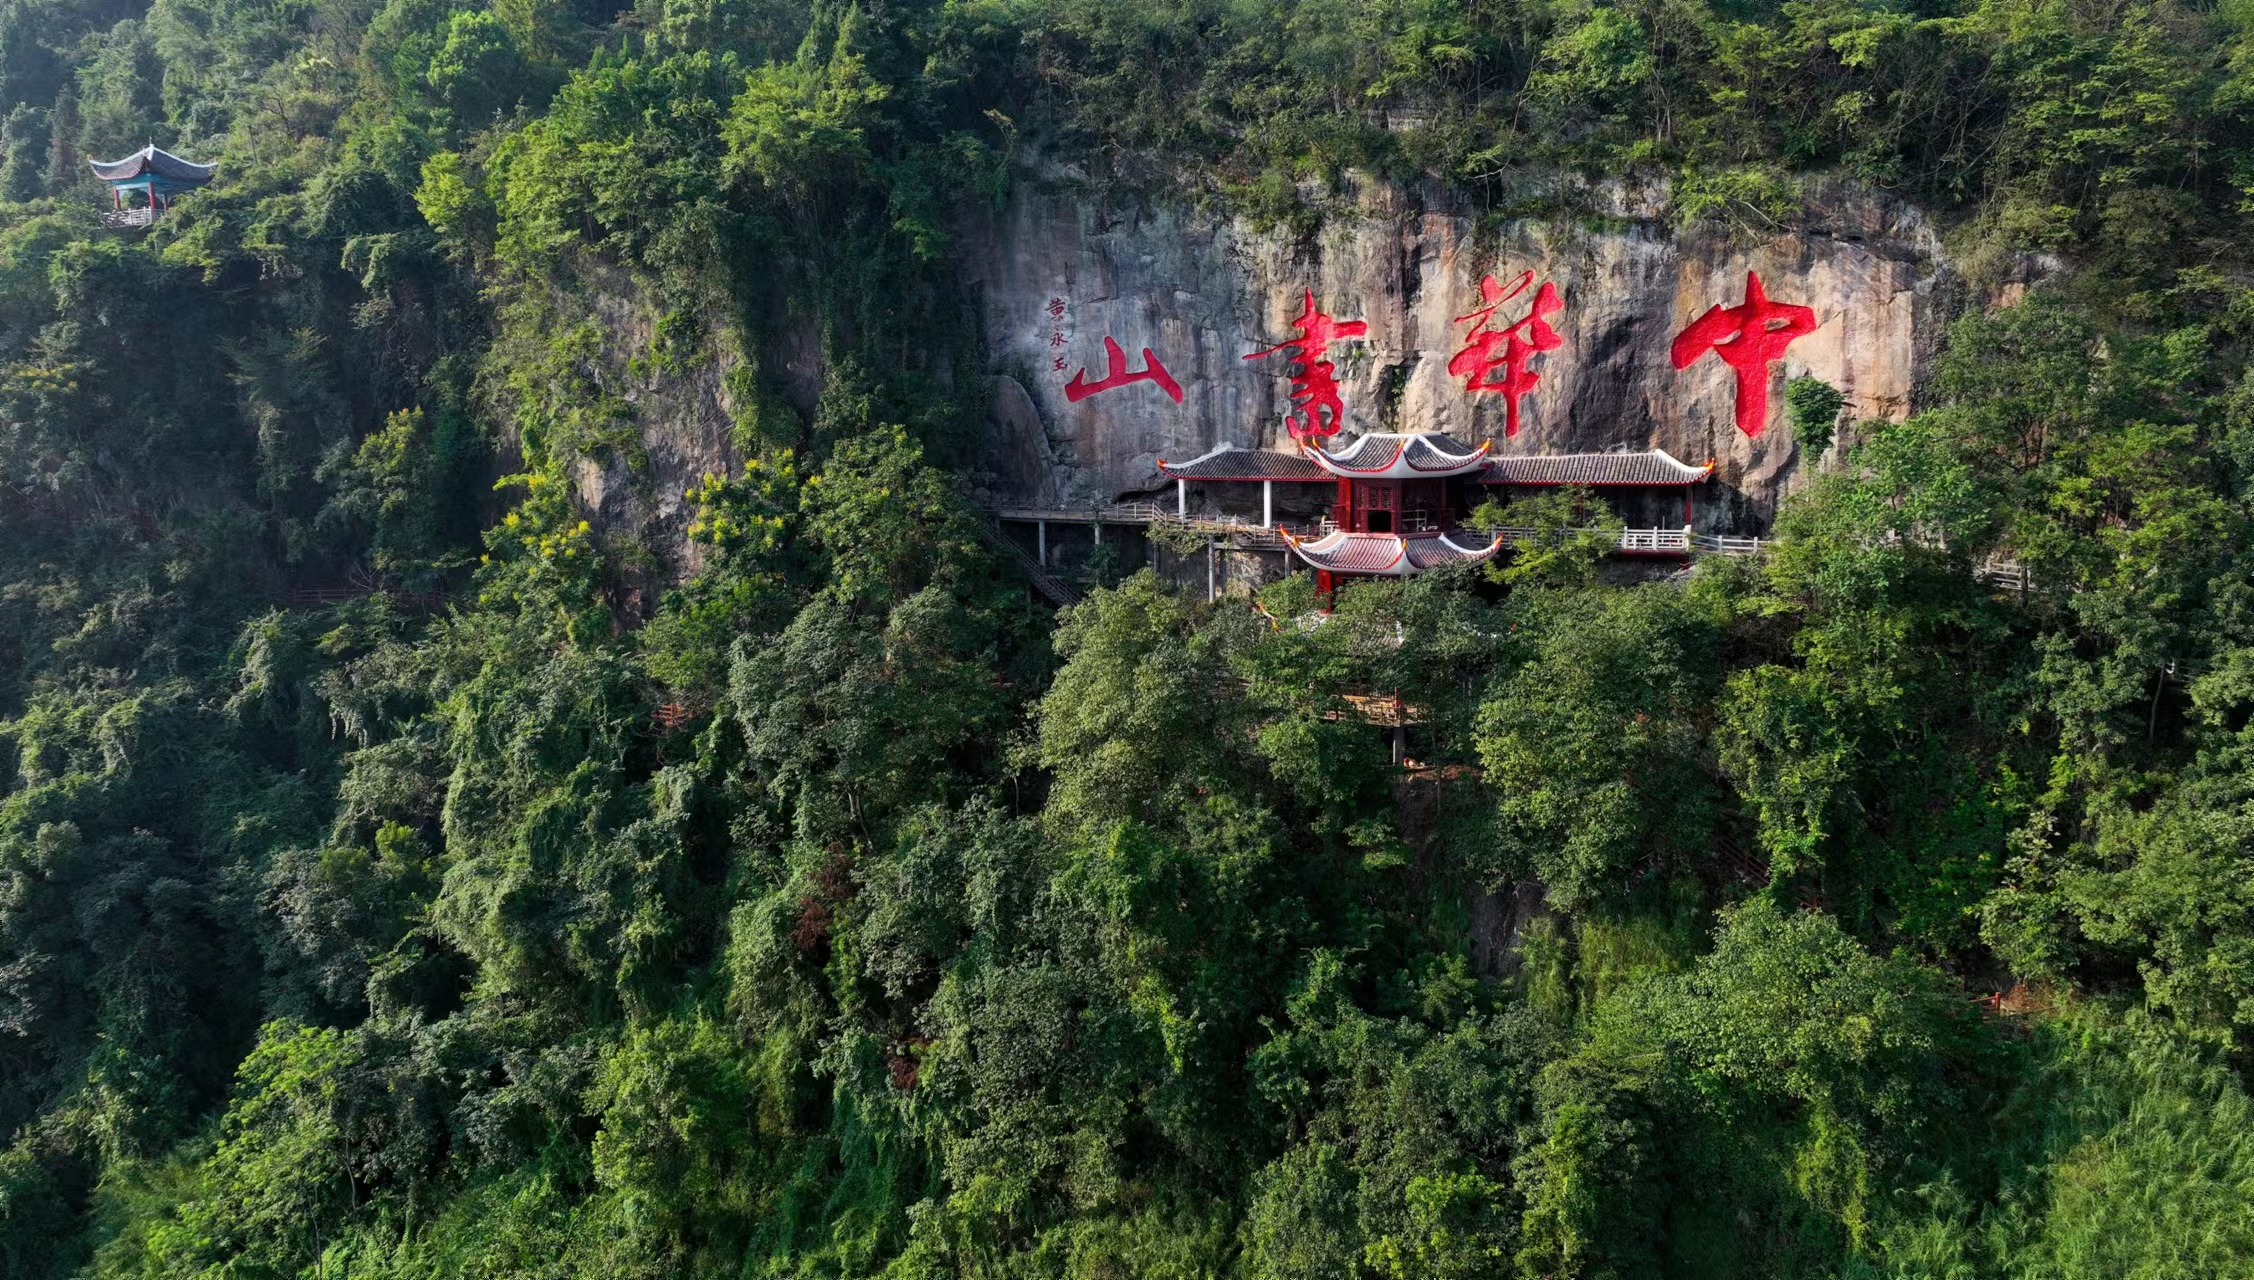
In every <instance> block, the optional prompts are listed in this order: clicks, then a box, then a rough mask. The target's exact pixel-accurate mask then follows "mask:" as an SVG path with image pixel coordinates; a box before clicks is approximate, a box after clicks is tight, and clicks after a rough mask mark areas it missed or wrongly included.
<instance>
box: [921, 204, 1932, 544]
mask: <svg viewBox="0 0 2254 1280" xmlns="http://www.w3.org/2000/svg"><path fill="white" fill-rule="evenodd" d="M1597 199H1598V202H1599V204H1600V207H1604V213H1605V216H1604V217H1602V218H1593V219H1588V220H1584V221H1564V220H1557V221H1533V220H1519V221H1506V222H1500V223H1488V224H1482V223H1481V222H1480V221H1479V220H1477V219H1475V218H1474V217H1473V216H1471V215H1470V214H1469V213H1468V212H1466V211H1464V210H1461V209H1451V208H1445V207H1435V206H1433V205H1431V204H1428V203H1425V202H1423V200H1422V199H1421V198H1420V197H1418V196H1416V195H1414V194H1412V193H1407V192H1403V191H1400V190H1396V189H1391V188H1385V187H1370V188H1366V189H1365V190H1364V191H1363V192H1362V193H1361V195H1360V196H1359V199H1358V201H1357V205H1358V207H1357V209H1356V211H1355V214H1354V216H1351V217H1346V218H1333V219H1331V220H1329V222H1327V223H1326V225H1325V227H1324V229H1323V230H1322V231H1321V232H1320V233H1319V234H1318V235H1317V236H1316V237H1315V238H1314V239H1313V240H1312V241H1311V242H1298V241H1295V240H1292V239H1290V238H1288V237H1287V236H1285V235H1283V234H1281V233H1276V232H1263V231H1259V230H1255V229H1254V228H1252V227H1251V226H1249V225H1248V224H1246V223H1244V222H1243V221H1241V220H1232V219H1226V218H1215V217H1208V216H1202V215H1199V214H1196V213H1192V212H1189V211H1186V210H1183V209H1180V208H1177V207H1168V206H1165V205H1155V206H1143V207H1112V206H1105V205H1099V204H1097V203H1095V202H1093V201H1091V200H1090V199H1088V198H1087V197H1085V196H1083V195H1080V194H1078V193H1075V192H1073V191H1070V190H1065V189H1059V188H1056V187H1044V186H1040V185H1036V184H1032V183H1024V184H1021V185H1020V186H1019V188H1018V190H1017V192H1016V193H1015V194H1014V195H1013V197H1012V199H1011V201H1010V203H1009V204H1008V206H1007V207H1006V209H1005V210H1003V211H1002V212H1001V213H1000V214H998V215H997V216H995V217H993V218H992V219H991V220H989V221H987V222H985V223H983V224H981V225H979V226H977V227H975V228H973V229H972V230H971V232H970V233H969V234H968V236H967V237H966V243H965V244H964V246H963V248H962V252H963V257H964V261H963V270H964V271H965V273H966V274H967V275H968V277H969V279H970V281H971V283H972V284H973V285H974V286H975V288H976V291H977V293H978V296H979V299H980V308H981V319H982V323H983V325H984V330H985V332H984V339H985V345H986V349H987V351H988V353H989V356H990V359H991V362H992V363H991V368H992V369H993V371H994V374H995V381H994V425H995V431H994V433H993V438H992V441H991V444H990V449H989V452H988V455H987V457H986V465H987V467H988V475H987V477H986V481H987V483H988V484H989V486H990V488H991V490H992V492H993V493H994V494H995V495H996V496H997V497H999V498H1005V499H1007V500H1010V501H1012V502H1017V503H1024V504H1028V505H1043V506H1047V505H1084V504H1087V503H1091V502H1101V501H1108V500H1111V499H1114V498H1117V497H1119V496H1120V495H1123V494H1129V493H1134V492H1137V491H1149V490H1154V489H1157V488H1159V487H1161V486H1162V485H1163V484H1164V483H1165V482H1164V480H1163V478H1162V477H1161V476H1160V475H1159V473H1158V470H1157V460H1158V459H1159V458H1161V457H1164V458H1169V459H1174V460H1183V459H1188V458H1191V457H1194V456H1196V455H1198V454H1201V453H1203V452H1205V451H1206V450H1207V449H1210V448H1212V447H1213V446H1214V445H1216V444H1219V443H1223V442H1229V443H1235V444H1240V445H1263V444H1264V445H1268V446H1272V447H1273V446H1282V445H1285V444H1286V442H1287V439H1288V437H1287V435H1286V432H1285V429H1284V425H1283V417H1282V415H1283V413H1284V412H1285V410H1286V409H1288V408H1289V407H1290V400H1289V392H1290V384H1289V382H1288V380H1287V379H1286V378H1285V377H1284V376H1283V374H1284V362H1285V357H1284V356H1282V355H1274V356H1269V357H1267V358H1265V359H1258V360H1247V359H1245V356H1246V355H1247V354H1249V353H1252V352H1256V351H1260V350H1262V349H1264V348H1268V347H1272V346H1274V345H1276V344H1277V343H1279V342H1282V341H1284V340H1286V339H1288V338H1290V337H1292V336H1293V327H1292V322H1293V321H1294V320H1295V319H1296V318H1297V317H1298V316H1299V315H1300V313H1301V310H1302V307H1303V305H1304V299H1305V291H1306V290H1310V289H1311V290H1313V291H1314V295H1315V300H1316V304H1317V306H1318V307H1319V308H1320V309H1321V310H1322V311H1324V312H1327V313H1328V314H1330V315H1332V316H1334V317H1336V318H1338V319H1339V320H1360V321H1363V322H1365V323H1366V324H1367V325H1368V326H1369V327H1368V333H1367V336H1366V337H1365V338H1363V339H1361V340H1359V341H1343V342H1340V343H1338V344H1335V345H1334V346H1333V348H1332V352H1333V355H1334V358H1335V360H1336V362H1337V376H1338V379H1339V382H1340V384H1341V398H1342V400H1343V402H1344V405H1345V410H1346V424H1345V429H1344V432H1343V433H1342V435H1341V438H1342V439H1344V438H1350V437H1351V435H1352V434H1354V433H1357V432H1361V431H1371V430H1438V431H1446V432H1449V433H1450V434H1452V435H1454V436H1456V437H1457V438H1458V439H1461V440H1466V441H1478V440H1492V441H1494V442H1495V447H1496V449H1497V450H1498V451H1505V452H1528V453H1553V452H1576V451H1591V450H1603V449H1608V448H1631V449H1642V448H1651V447H1657V448H1661V449H1665V450H1667V451H1668V452H1669V453H1672V454H1674V455H1675V456H1676V457H1678V458H1681V459H1683V460H1685V461H1689V462H1703V461H1705V460H1707V459H1709V458H1711V459H1713V460H1714V461H1715V463H1716V476H1717V479H1718V480H1719V481H1720V488H1721V492H1718V493H1716V494H1715V495H1714V497H1715V498H1716V499H1717V500H1716V501H1710V502H1708V503H1707V504H1706V506H1705V508H1704V509H1703V510H1702V512H1701V516H1700V523H1701V524H1704V525H1712V526H1715V527H1735V528H1740V529H1743V528H1748V527H1760V526H1763V525H1765V524H1766V523H1767V520H1768V518H1769V516H1770V514H1771V513H1772V512H1773V510H1774V506H1775V502H1776V499H1777V497H1778V496H1779V495H1780V494H1781V493H1782V492H1783V490H1784V489H1785V488H1786V487H1787V486H1788V484H1789V483H1790V482H1791V480H1792V479H1793V477H1794V476H1795V475H1796V474H1799V473H1802V472H1807V471H1812V470H1813V469H1814V468H1813V463H1812V460H1810V459H1807V458H1804V457H1802V456H1801V455H1800V451H1799V450H1798V448H1797V444H1796V442H1795V441H1794V439H1793V434H1792V432H1791V430H1790V429H1789V428H1788V427H1787V426H1786V425H1785V423H1784V417H1785V412H1784V396H1783V386H1784V382H1785V380H1786V379H1787V378H1790V377H1793V376H1797V375H1800V374H1804V373H1805V374H1813V375H1815V376H1817V377H1819V378H1822V379H1824V380H1825V381H1827V382H1829V383H1831V384H1832V385H1833V386H1835V387H1837V388H1838V389H1839V390H1840V391H1841V392H1843V393H1844V394H1845V395H1846V397H1847V400H1848V404H1849V414H1850V417H1851V418H1853V419H1871V418H1899V417H1902V416H1903V415H1905V414H1907V413H1908V412H1909V411H1910V410H1911V409H1912V407H1913V406H1914V405H1915V404H1916V401H1917V393H1918V388H1919V386H1920V384H1921V382H1922V380H1923V375H1924V373H1925V371H1926V368H1927V365H1928V363H1929V361H1930V359H1931V357H1932V356H1933V354H1934V353H1935V351H1936V350H1937V348H1938V345H1939V342H1940V339H1941V337H1942V336H1943V332H1944V330H1945V327H1946V324H1947V321H1948V320H1949V318H1950V317H1951V316H1952V315H1953V314H1954V313H1955V312H1956V311H1957V310H1958V309H1959V308H1960V307H1961V305H1962V300H1961V299H1962V295H1963V292H1964V290H1963V289H1962V287H1961V286H1960V284H1959V282H1958V281H1957V279H1956V277H1955V276H1954V274H1953V273H1952V272H1951V271H1950V269H1949V267H1948V264H1947V263H1946V262H1945V261H1944V259H1943V257H1942V254H1941V250H1940V244H1939V239H1938V236H1937V235H1936V233H1935V231H1934V229H1933V228H1932V227H1931V226H1930V225H1929V223H1928V222H1927V221H1926V219H1925V218H1924V217H1923V216H1922V215H1921V214H1920V213H1919V212H1918V211H1917V210H1915V209H1913V208H1911V207H1909V206H1906V205H1903V204H1901V203H1899V202H1895V201H1892V200H1889V199H1886V198H1883V197H1880V196H1876V195H1873V194H1871V193H1868V192H1865V191H1861V190H1857V189H1853V188H1848V187H1835V188H1833V189H1830V190H1828V191H1823V192H1819V193H1818V196H1817V198H1816V200H1815V201H1814V202H1813V205H1812V207H1813V209H1814V210H1815V216H1814V217H1813V218H1812V219H1811V220H1810V223H1809V225H1807V226H1806V227H1805V228H1801V229H1794V230H1781V229H1780V230H1779V231H1777V232H1775V233H1773V234H1767V235H1759V236H1747V235H1744V234H1742V233H1740V234H1738V235H1736V236H1732V235H1729V234H1727V233H1723V232H1720V231H1694V232H1679V231H1677V230H1676V229H1675V228H1673V227H1672V225H1671V224H1669V223H1668V222H1666V221H1664V220H1663V218H1662V215H1661V210H1660V209H1659V207H1658V205H1657V201H1656V200H1654V199H1653V198H1651V194H1650V193H1639V192H1636V191H1632V190H1626V189H1621V188H1613V189H1610V190H1606V191H1600V192H1598V193H1597ZM1528 270H1531V271H1533V272H1534V278H1535V280H1536V281H1537V282H1540V281H1545V280H1546V281H1548V282H1550V283H1551V284H1553V285H1555V286H1556V288H1557V290H1558V293H1559V295H1560V297H1561V300H1562V301H1563V303H1564V307H1563V310H1562V311H1560V312H1557V313H1555V314H1553V315H1551V316H1550V317H1548V319H1549V321H1550V323H1551V325H1552V326H1553V327H1554V328H1555V329H1556V331H1557V333H1558V334H1559V335H1560V336H1561V337H1562V338H1563V339H1564V343H1563V345H1562V346H1561V347H1560V348H1558V349H1557V350H1555V351H1551V352H1548V353H1546V354H1544V355H1541V356H1538V357H1537V358H1536V359H1535V361H1534V364H1533V368H1534V370H1535V371H1536V372H1537V373H1538V374H1539V375H1540V382H1539V383H1538V384H1537V385H1536V386H1535V388H1534V390H1533V391H1532V393H1531V394H1530V395H1528V396H1527V397H1526V399H1525V400H1524V402H1523V405H1522V422H1521V429H1520V432H1519V434H1518V435H1517V436H1516V437H1511V438H1506V436H1505V430H1504V427H1505V414H1504V397H1503V396H1502V395H1500V394H1473V393H1471V392H1469V391H1467V389H1466V387H1465V382H1464V379H1463V378H1461V377H1458V376H1454V375H1451V374H1450V373H1449V372H1448V363H1449V360H1450V357H1451V356H1453V355H1454V354H1455V353H1456V352H1457V351H1459V350H1460V349H1462V347H1463V345H1464V338H1465V335H1466V332H1467V331H1468V329H1469V327H1470V326H1469V325H1468V324H1459V323H1456V318H1457V317H1459V316H1463V315H1465V314H1466V313H1468V312H1471V311H1473V310H1474V309H1475V308H1477V307H1479V306H1481V305H1482V303H1481V302H1480V300H1479V299H1480V293H1479V284H1480V279H1481V277H1482V276H1484V275H1494V276H1496V277H1497V278H1498V279H1500V280H1503V281H1504V282H1506V283H1508V282H1509V281H1510V280H1511V279H1512V278H1514V277H1516V276H1517V275H1518V274H1519V273H1521V272H1525V271H1528ZM1748 271H1755V272H1758V273H1759V274H1760V276H1761V279H1762V281H1763V283H1764V284H1765V285H1766V286H1767V290H1768V293H1769V296H1770V297H1771V298H1772V299H1773V300H1775V301H1777V302H1781V303H1797V304H1801V305H1805V306H1808V307H1812V308H1813V309H1814V311H1815V318H1816V321H1817V326H1818V327H1817V328H1816V329H1815V330H1814V331H1813V332H1810V333H1808V334H1806V335H1805V336H1803V337H1800V338H1799V339H1798V340H1797V341H1795V342H1793V343H1792V345H1791V347H1790V349H1789V351H1788V353H1787V355H1786V357H1785V359H1784V360H1783V362H1782V364H1781V366H1780V367H1778V368H1776V369H1773V370H1772V371H1771V375H1770V388H1771V394H1770V397H1769V413H1768V419H1767V429H1766V430H1765V431H1764V432H1763V434H1761V435H1760V436H1759V437H1757V438H1754V437H1748V436H1746V435H1743V434H1741V433H1740V432H1739V431H1738V429H1737V427H1736V425H1735V423H1734V421H1733V406H1734V404H1735V394H1734V382H1733V378H1732V375H1731V372H1730V370H1729V368H1728V366H1726V365H1724V364H1723V363H1722V362H1721V360H1720V359H1718V358H1717V357H1715V356H1713V355H1708V356H1706V357H1705V358H1703V359H1701V360H1699V361H1698V362H1696V363H1695V364H1693V365H1691V366H1690V367H1689V368H1687V369H1685V370H1682V371H1677V370H1676V369H1675V367H1674V366H1673V364H1672V362H1671V361H1670V359H1669V345H1670V342H1671V340H1672V339H1673V338H1674V336H1675V335H1676V334H1677V333H1678V332H1679V331H1681V330H1682V329H1683V328H1684V326H1686V325H1688V324H1689V323H1690V322H1691V321H1692V320H1694V319H1696V318H1697V317H1698V316H1699V315H1701V314H1702V313H1704V312H1705V311H1706V310H1707V308H1709V307H1710V306H1713V305H1715V304H1721V305H1723V306H1735V305H1737V304H1738V303H1739V302H1741V301H1742V300H1743V299H1744V295H1745V287H1746V273H1747V272H1748ZM1532 297H1533V291H1532V290H1529V291H1528V292H1527V293H1526V294H1524V295H1522V296H1520V297H1519V298H1518V299H1516V300H1515V301H1513V302H1509V303H1506V304H1504V306H1503V307H1502V308H1501V309H1500V311H1498V313H1497V316H1498V320H1500V321H1503V322H1506V323H1507V322H1508V321H1510V320H1515V319H1517V318H1519V317H1520V316H1523V315H1524V314H1526V310H1527V308H1528V306H1529V304H1530V302H1531V300H1532ZM1106 337H1109V338H1111V339H1113V340H1115V341H1116V342H1117V343H1118V344H1119V346H1120V347H1121V348H1122V349H1123V350H1124V352H1125V353H1126V368H1127V369H1129V370H1130V371H1136V370H1140V369H1142V368H1143V367H1144V362H1143V359H1142V351H1143V349H1144V348H1146V347H1147V348H1149V349H1150V350H1151V352H1152V353H1153V354H1154V355H1155V356H1156V357H1157V359H1158V360H1159V362H1160V363H1161V364H1163V366H1164V367H1165V369H1166V370H1167V371H1168V373H1170V374H1171V375H1172V377H1173V378H1174V380H1175V381H1176V382H1177V383H1178V384H1179V386H1180V388H1181V391H1182V402H1181V403H1180V404H1176V403H1175V402H1174V400H1173V399H1172V398H1171V397H1170V396H1169V395H1168V394H1167V393H1166V392H1165V391H1164V390H1163V389H1162V388H1161V387H1160V386H1159V385H1158V384H1156V383H1154V382H1150V381H1141V382H1134V383H1129V384H1126V385H1122V386H1119V387H1116V388H1114V389H1111V390H1107V391H1102V392H1099V393H1097V394H1094V395H1089V396H1086V397H1085V398H1083V399H1081V400H1079V401H1078V402H1077V403H1075V402H1074V401H1073V400H1071V399H1070V398H1069V397H1068V396H1067V394H1066V389H1067V385H1068V383H1069V381H1070V379H1071V378H1072V377H1073V376H1074V374H1076V373H1079V372H1080V371H1081V370H1083V369H1085V370H1086V374H1085V377H1086V379H1087V380H1088V381H1091V382H1092V381H1097V380H1100V379H1103V378H1104V377H1105V375H1106V372H1107V364H1106V352H1105V348H1104V339H1105V338H1106Z"/></svg>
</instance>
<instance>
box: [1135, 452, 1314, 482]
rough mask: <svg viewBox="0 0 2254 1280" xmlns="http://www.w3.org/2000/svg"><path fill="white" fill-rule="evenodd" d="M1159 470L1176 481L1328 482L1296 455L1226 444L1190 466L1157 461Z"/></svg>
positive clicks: (1162, 459)
mask: <svg viewBox="0 0 2254 1280" xmlns="http://www.w3.org/2000/svg"><path fill="white" fill-rule="evenodd" d="M1158 469H1159V470H1160V471H1161V472H1163V473H1165V474H1166V475H1168V476H1171V477H1173V478H1174V479H1176V480H1328V479H1330V478H1331V477H1330V476H1329V475H1328V474H1327V473H1325V472H1324V471H1323V469H1322V468H1321V467H1318V466H1316V465H1315V464H1314V463H1312V462H1309V461H1308V460H1307V459H1305V458H1303V457H1301V456H1300V455H1298V454H1296V453H1283V452H1281V451H1279V450H1275V449H1239V448H1237V447H1236V446H1235V445H1232V444H1224V445H1220V446H1217V447H1216V448H1214V449H1211V450H1209V451H1207V452H1206V453H1203V454H1200V455H1198V456H1197V457H1195V458H1192V459H1190V460H1189V461H1188V462H1168V461H1167V460H1166V459H1164V458H1160V459H1159V460H1158Z"/></svg>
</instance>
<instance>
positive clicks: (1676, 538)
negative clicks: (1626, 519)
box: [1481, 525, 1750, 555]
mask: <svg viewBox="0 0 2254 1280" xmlns="http://www.w3.org/2000/svg"><path fill="white" fill-rule="evenodd" d="M1481 532H1484V533H1487V534H1491V535H1499V536H1500V537H1501V538H1502V540H1503V545H1504V546H1506V547H1515V546H1517V545H1518V544H1519V543H1521V542H1534V541H1538V540H1539V539H1541V538H1543V537H1545V536H1547V537H1557V536H1561V535H1566V534H1587V533H1604V532H1606V530H1603V529H1556V530H1542V529H1535V528H1531V527H1521V526H1516V525H1505V526H1501V527H1498V528H1493V529H1485V530H1481ZM1741 541H1750V539H1741ZM1691 545H1692V537H1691V531H1690V530H1688V529H1622V530H1620V532H1619V546H1620V550H1622V551H1638V552H1647V553H1649V552H1659V553H1663V554H1673V555H1688V554H1690V551H1691Z"/></svg>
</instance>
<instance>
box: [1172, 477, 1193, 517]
mask: <svg viewBox="0 0 2254 1280" xmlns="http://www.w3.org/2000/svg"><path fill="white" fill-rule="evenodd" d="M1174 514H1175V515H1176V516H1178V517H1180V518H1181V519H1184V520H1187V519H1189V518H1190V482H1189V481H1187V480H1179V479H1178V480H1176V481H1175V482H1174Z"/></svg>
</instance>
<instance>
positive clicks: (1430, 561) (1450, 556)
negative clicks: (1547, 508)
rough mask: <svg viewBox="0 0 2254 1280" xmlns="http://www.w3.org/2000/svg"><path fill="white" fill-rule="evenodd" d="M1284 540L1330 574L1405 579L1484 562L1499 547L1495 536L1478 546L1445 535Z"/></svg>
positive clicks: (1360, 535)
mask: <svg viewBox="0 0 2254 1280" xmlns="http://www.w3.org/2000/svg"><path fill="white" fill-rule="evenodd" d="M1286 541H1287V542H1289V543H1290V545H1291V549H1292V550H1293V551H1294V552H1295V553H1297V554H1298V556H1299V558H1300V559H1302V560H1305V561H1306V562H1307V563H1309V564H1311V565H1313V566H1315V567H1316V568H1318V569H1324V570H1328V571H1329V572H1331V573H1358V574H1370V575H1374V576H1380V577H1390V578H1405V577H1408V576H1409V575H1411V574H1414V573H1421V572H1423V571H1424V570H1426V569H1430V568H1432V567H1433V566H1434V565H1442V564H1455V563H1458V562H1460V561H1465V560H1484V559H1486V558H1487V557H1489V556H1491V555H1493V554H1495V548H1497V547H1499V546H1501V545H1502V544H1503V540H1502V539H1501V538H1499V537H1498V538H1496V539H1494V540H1493V541H1491V542H1488V543H1487V544H1485V545H1484V546H1482V545H1479V544H1478V543H1471V544H1465V543H1460V542H1457V541H1456V540H1455V538H1454V537H1452V536H1450V535H1448V534H1445V533H1422V534H1412V535H1410V536H1408V537H1399V536H1396V535H1394V534H1390V533H1346V532H1343V531H1341V532H1334V533H1326V534H1324V535H1323V536H1322V537H1320V538H1313V539H1308V540H1306V541H1301V540H1299V539H1297V538H1291V537H1289V536H1288V535H1287V536H1286Z"/></svg>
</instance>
